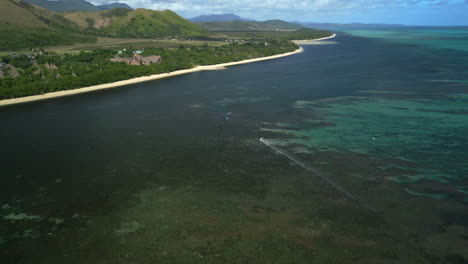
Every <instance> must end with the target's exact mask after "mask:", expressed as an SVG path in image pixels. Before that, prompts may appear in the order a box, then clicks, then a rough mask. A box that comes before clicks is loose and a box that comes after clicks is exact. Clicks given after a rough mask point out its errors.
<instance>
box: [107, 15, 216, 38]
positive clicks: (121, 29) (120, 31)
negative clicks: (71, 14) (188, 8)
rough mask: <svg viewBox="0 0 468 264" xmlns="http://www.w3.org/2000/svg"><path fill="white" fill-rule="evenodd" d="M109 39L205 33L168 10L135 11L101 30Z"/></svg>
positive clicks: (190, 35)
mask: <svg viewBox="0 0 468 264" xmlns="http://www.w3.org/2000/svg"><path fill="white" fill-rule="evenodd" d="M102 33H103V34H104V35H106V36H110V37H125V38H170V37H194V36H205V35H207V31H206V30H205V29H203V28H202V27H201V26H199V25H197V24H194V23H192V22H190V21H188V20H186V19H184V18H182V17H181V16H179V15H177V14H176V13H174V12H172V11H170V10H164V11H153V10H147V9H136V10H133V11H130V12H128V13H127V14H125V15H123V16H121V17H119V18H118V19H117V20H115V21H113V22H112V23H110V24H109V25H108V26H106V27H104V28H103V29H102Z"/></svg>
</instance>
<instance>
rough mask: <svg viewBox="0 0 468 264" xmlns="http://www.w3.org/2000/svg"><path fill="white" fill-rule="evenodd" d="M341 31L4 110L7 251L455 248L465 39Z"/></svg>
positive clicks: (22, 255)
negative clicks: (275, 54) (293, 50)
mask: <svg viewBox="0 0 468 264" xmlns="http://www.w3.org/2000/svg"><path fill="white" fill-rule="evenodd" d="M334 41H335V42H337V43H336V44H330V45H318V46H315V45H313V46H305V47H304V52H303V53H301V54H297V55H293V56H290V57H286V58H282V59H278V60H272V61H265V62H258V63H254V64H247V65H240V66H236V67H232V68H229V69H227V70H223V71H212V72H198V73H193V74H189V75H185V76H179V77H175V78H170V79H164V80H159V81H155V82H148V83H143V84H138V85H132V86H128V87H121V88H116V89H112V90H106V91H99V92H93V93H89V94H82V95H77V96H72V97H65V98H58V99H54V100H48V101H42V102H35V103H28V104H23V105H16V106H11V107H5V108H2V109H0V136H1V138H2V144H1V148H0V160H1V168H2V171H1V176H0V177H1V182H2V184H1V185H0V206H1V209H0V216H1V218H0V254H1V255H0V260H2V263H32V262H34V263H64V262H66V263H89V262H91V263H188V262H190V263H249V262H250V263H291V262H293V263H311V262H313V261H315V262H317V263H326V262H335V263H351V262H355V263H465V262H466V260H468V255H467V254H468V253H467V251H466V248H468V239H467V238H468V226H467V219H468V214H467V213H466V212H467V211H466V210H467V204H466V203H467V196H468V195H467V194H466V190H467V189H466V188H467V187H466V186H467V178H466V159H465V158H464V157H465V156H466V153H467V145H466V142H465V141H464V135H466V132H468V130H467V127H466V124H467V122H466V118H467V112H466V110H467V108H466V100H467V99H466V98H467V95H466V94H468V85H466V83H465V82H464V80H468V73H467V72H466V66H467V58H468V54H467V53H466V51H464V50H454V49H452V50H440V49H434V48H433V47H427V46H421V45H415V44H414V43H394V42H388V41H382V40H379V39H369V38H361V37H353V36H350V35H346V34H339V35H338V37H337V38H336V39H334ZM227 112H231V113H232V118H231V119H230V120H226V119H225V116H226V113H227ZM443 120H448V122H442V121H443ZM428 131H429V132H428ZM444 135H447V136H444ZM260 137H266V138H268V139H269V140H271V141H270V142H274V143H275V144H277V145H278V146H280V147H282V148H284V149H285V150H287V151H288V152H290V153H292V154H293V155H296V156H297V157H298V158H300V159H301V160H302V161H303V162H306V163H307V164H308V166H311V167H313V168H314V170H318V171H320V173H321V174H323V175H325V176H326V177H329V178H330V179H332V180H333V181H334V182H337V183H339V185H340V186H343V187H344V188H345V189H346V190H347V191H348V192H349V193H351V194H352V195H353V196H356V197H358V199H359V201H360V203H356V202H355V201H352V200H350V199H348V198H347V197H346V196H345V195H343V194H342V193H340V192H337V191H336V189H334V188H333V186H330V185H329V184H328V183H327V182H324V181H322V180H321V179H320V178H317V177H314V175H311V173H310V172H309V171H305V170H303V168H301V167H299V166H296V165H294V164H292V163H290V162H289V160H287V159H285V158H284V157H282V156H278V155H277V154H275V153H274V152H272V151H271V149H269V148H267V147H265V146H264V145H263V144H262V143H261V142H260V141H259V138H260ZM372 138H375V139H372ZM381 138H385V140H382V139H381ZM408 146H411V147H408ZM464 155H465V156H464ZM434 164H435V165H434ZM369 208H373V209H375V211H374V210H369ZM457 261H458V262H457ZM463 261H465V262H463Z"/></svg>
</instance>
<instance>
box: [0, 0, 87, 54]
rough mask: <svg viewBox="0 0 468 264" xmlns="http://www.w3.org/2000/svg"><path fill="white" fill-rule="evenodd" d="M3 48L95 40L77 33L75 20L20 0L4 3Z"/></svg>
mask: <svg viewBox="0 0 468 264" xmlns="http://www.w3.org/2000/svg"><path fill="white" fill-rule="evenodd" d="M0 10H1V11H2V12H1V13H2V15H1V16H0V39H1V41H0V49H3V50H5V49H18V48H29V47H41V46H51V45H61V44H72V43H75V42H89V41H93V40H94V41H95V38H94V37H89V36H81V35H78V34H76V33H77V32H78V31H79V27H78V26H77V25H76V24H75V23H74V22H72V21H70V20H68V19H66V18H64V17H62V16H60V15H58V14H56V13H54V12H52V11H49V10H47V9H45V8H41V7H37V6H34V5H30V4H28V3H26V2H23V1H20V0H0Z"/></svg>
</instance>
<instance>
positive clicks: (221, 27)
mask: <svg viewBox="0 0 468 264" xmlns="http://www.w3.org/2000/svg"><path fill="white" fill-rule="evenodd" d="M197 24H199V25H201V26H202V27H204V28H205V29H207V30H210V31H245V30H298V29H301V28H303V26H302V25H300V24H296V23H289V22H286V21H283V20H268V21H264V22H258V21H242V20H233V21H212V22H199V23H197Z"/></svg>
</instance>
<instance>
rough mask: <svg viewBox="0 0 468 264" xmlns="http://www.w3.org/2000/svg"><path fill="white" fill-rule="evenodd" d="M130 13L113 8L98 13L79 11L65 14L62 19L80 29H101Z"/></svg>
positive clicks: (126, 10)
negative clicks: (71, 22)
mask: <svg viewBox="0 0 468 264" xmlns="http://www.w3.org/2000/svg"><path fill="white" fill-rule="evenodd" d="M130 11H131V10H130V9H124V8H114V9H110V10H105V11H100V12H87V11H79V12H72V13H67V14H65V15H64V17H65V18H66V19H68V20H71V21H73V22H74V23H75V24H77V25H78V26H79V27H80V28H81V29H102V28H104V27H106V26H108V25H109V24H111V23H112V22H114V21H116V20H117V19H118V18H120V17H122V16H124V15H126V14H127V13H129V12H130Z"/></svg>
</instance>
